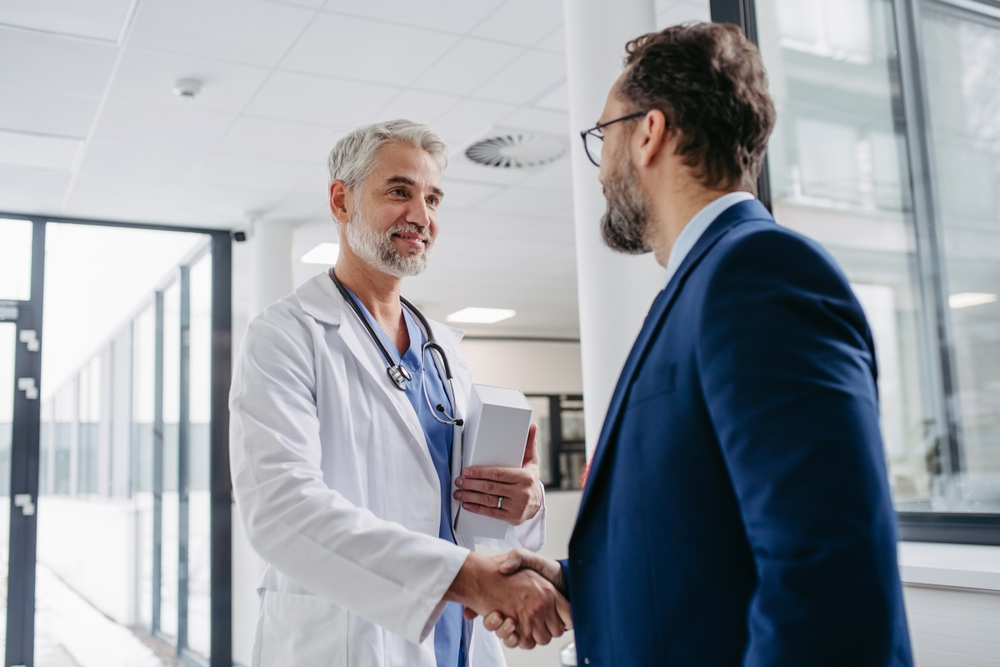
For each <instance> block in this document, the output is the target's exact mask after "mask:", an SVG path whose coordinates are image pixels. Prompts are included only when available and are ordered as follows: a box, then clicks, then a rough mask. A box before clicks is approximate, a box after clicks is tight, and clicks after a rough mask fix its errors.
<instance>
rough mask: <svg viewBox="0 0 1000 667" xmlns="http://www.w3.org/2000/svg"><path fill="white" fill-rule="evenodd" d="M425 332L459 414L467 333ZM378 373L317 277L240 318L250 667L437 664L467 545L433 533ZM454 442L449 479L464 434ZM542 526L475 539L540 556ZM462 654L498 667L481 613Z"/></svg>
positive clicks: (428, 488)
mask: <svg viewBox="0 0 1000 667" xmlns="http://www.w3.org/2000/svg"><path fill="white" fill-rule="evenodd" d="M431 327H432V328H433V330H434V334H435V337H436V338H437V340H438V342H439V343H440V345H441V346H442V347H443V348H444V350H445V352H446V353H447V355H448V360H449V362H450V364H451V368H452V372H453V373H454V378H455V379H454V394H455V395H454V397H453V399H452V401H453V405H456V407H457V415H459V416H461V415H464V414H465V413H466V407H467V405H468V398H469V393H470V390H471V385H472V380H471V376H470V372H469V367H468V364H466V363H465V361H464V360H463V359H462V357H461V356H460V355H459V353H458V349H457V347H456V346H457V344H458V341H459V340H460V339H461V337H462V333H461V332H460V331H458V330H456V329H452V328H450V327H446V326H444V325H441V324H438V323H432V324H431ZM385 369H386V367H385V363H384V361H383V359H382V357H381V356H380V354H379V352H378V350H377V348H376V347H375V344H374V343H373V342H372V340H371V338H370V337H369V335H368V333H367V332H366V331H365V329H364V327H363V325H362V324H361V322H360V321H359V319H358V317H357V316H356V315H355V313H354V312H353V311H352V310H351V309H350V306H348V305H347V303H346V302H345V301H344V300H343V298H342V297H341V295H340V293H339V292H338V291H337V288H336V286H335V285H334V284H333V281H332V280H331V279H330V277H329V276H327V275H325V274H321V275H319V276H316V277H315V278H313V279H312V280H310V281H309V282H307V283H305V284H304V285H303V286H302V287H300V288H299V289H298V290H296V291H295V292H294V293H293V294H290V295H289V296H287V297H285V298H284V299H281V300H280V301H278V302H277V303H275V304H274V305H272V306H270V307H268V308H267V309H266V310H265V311H264V312H263V313H261V315H260V316H259V317H257V318H256V319H255V320H254V321H253V322H251V324H250V327H249V329H248V331H247V334H246V338H245V339H244V342H243V345H242V348H241V351H240V354H239V357H238V359H237V362H236V368H235V372H234V376H233V386H232V392H231V394H230V406H229V407H230V411H231V419H230V452H231V455H230V456H231V464H232V475H233V491H234V494H235V497H236V505H237V508H238V510H239V514H240V518H241V519H242V521H243V525H244V527H245V529H246V534H247V537H248V538H249V540H250V544H251V545H252V546H253V548H254V549H255V550H256V551H257V552H258V553H259V554H260V555H261V556H262V557H263V558H264V560H265V561H267V563H268V567H267V571H266V572H265V573H264V578H263V581H262V582H261V586H260V589H259V593H260V615H259V619H258V624H257V634H256V639H255V642H254V651H253V665H254V667H258V666H260V667H272V666H275V667H286V666H288V665H295V667H312V666H317V667H318V666H327V665H350V666H351V667H368V666H372V667H397V666H398V667H416V666H426V667H434V666H435V664H436V663H435V658H434V639H433V636H434V624H435V623H436V622H437V619H438V617H439V616H440V614H441V612H442V610H443V608H444V604H445V603H444V602H443V601H442V596H443V595H444V594H445V592H446V591H447V589H448V587H449V586H450V585H451V582H452V580H453V579H454V577H455V575H456V574H457V573H458V570H459V569H460V568H461V566H462V564H463V562H464V561H465V558H466V555H467V554H468V549H470V548H472V547H473V544H472V541H471V540H467V539H466V538H463V537H461V536H457V539H458V545H455V544H451V543H449V542H446V541H444V540H442V539H440V538H439V537H438V528H439V523H440V516H441V510H440V507H441V490H440V482H439V481H438V476H437V473H436V472H435V470H434V464H433V462H432V460H431V456H430V453H429V451H428V449H427V444H426V441H425V438H424V434H423V430H422V429H421V426H420V421H419V419H418V418H417V414H416V412H415V411H414V409H413V406H412V405H411V404H410V402H409V400H408V399H407V398H406V396H405V395H404V393H403V392H401V391H399V390H398V389H396V388H395V386H394V385H393V384H392V383H391V381H390V380H389V377H388V376H387V375H386V370H385ZM442 377H443V373H442ZM454 443H455V446H453V448H452V449H453V457H452V477H453V479H454V477H455V476H456V474H457V473H458V472H460V470H461V452H462V447H461V443H462V428H461V427H456V430H455V438H454ZM452 490H453V491H454V486H453V488H452ZM458 507H459V504H458V503H457V502H455V501H452V508H451V509H452V517H453V519H454V515H455V513H456V512H457V511H458ZM544 526H545V521H544V507H543V508H542V510H540V511H539V512H538V514H537V515H536V516H535V517H534V518H533V519H531V520H530V521H527V522H525V523H524V524H522V525H521V526H518V527H516V528H514V529H512V530H509V531H508V538H507V539H506V540H504V541H498V540H480V542H482V543H485V544H488V545H489V546H492V547H494V548H497V549H500V550H507V549H511V548H515V547H518V546H524V547H525V548H528V549H532V550H538V549H540V548H541V546H542V544H543V543H544V540H545V534H544V530H545V529H544ZM469 653H470V656H469V657H470V663H469V664H470V665H473V666H474V667H490V666H493V665H497V666H500V665H505V661H504V658H503V653H502V650H501V646H500V642H499V640H498V639H497V637H496V635H494V634H493V633H491V632H487V631H486V630H485V629H484V628H483V626H482V623H481V619H480V620H477V621H476V623H475V625H474V630H473V636H472V641H471V648H470V651H469Z"/></svg>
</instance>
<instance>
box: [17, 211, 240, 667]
mask: <svg viewBox="0 0 1000 667" xmlns="http://www.w3.org/2000/svg"><path fill="white" fill-rule="evenodd" d="M0 218H8V219H13V220H25V221H30V222H31V223H32V265H31V298H30V300H29V301H9V300H4V302H5V303H10V304H13V305H16V306H17V307H18V317H17V320H16V324H17V334H16V335H17V340H18V343H17V351H16V353H15V363H14V369H15V377H17V378H33V379H34V381H35V386H36V387H39V391H40V384H41V355H42V352H43V351H42V350H39V351H37V352H29V351H28V350H27V346H26V345H25V344H22V343H21V342H20V335H21V333H20V332H21V331H22V330H28V329H33V330H34V331H35V332H36V336H37V338H38V340H39V341H41V340H42V304H43V298H44V281H45V230H46V224H47V223H49V222H55V223H68V224H80V225H91V226H103V227H121V228H127V229H147V230H154V231H167V232H187V233H194V234H204V235H207V236H208V237H210V244H209V250H208V252H209V253H210V254H211V257H212V287H211V289H212V311H211V332H212V333H211V360H210V365H211V390H210V426H209V443H210V450H211V451H210V469H209V493H210V499H211V500H210V522H209V531H210V602H209V604H210V610H211V635H210V648H209V652H210V657H209V662H208V664H209V665H210V667H231V666H232V664H233V659H232V503H233V500H232V484H231V481H230V475H229V406H228V401H229V385H230V383H231V378H232V233H231V232H230V230H228V229H216V228H206V227H192V226H180V225H164V224H153V223H135V222H118V221H111V220H97V219H88V218H73V217H65V216H40V215H35V214H24V213H17V212H12V211H0ZM40 427H41V400H40V397H39V398H36V399H29V398H27V393H26V392H23V391H15V395H14V415H13V425H12V437H11V485H10V491H11V498H12V499H13V498H14V496H15V494H29V495H30V498H31V499H32V504H33V505H35V506H37V501H38V486H39V454H40V451H39V443H40V438H39V436H40ZM37 521H38V517H37V512H31V513H29V514H27V515H26V514H25V513H24V512H23V509H22V507H18V506H16V505H15V503H14V502H11V505H10V542H9V544H10V547H9V548H10V558H9V566H8V576H7V581H8V593H7V639H6V655H5V657H4V665H5V667H15V666H21V665H23V666H24V667H32V665H33V664H34V635H35V629H34V624H35V561H36V555H37V554H36V550H37ZM181 639H182V638H181ZM174 649H175V651H176V652H177V654H178V655H179V656H181V657H182V658H184V659H185V661H186V662H189V663H199V662H201V661H200V660H199V659H197V657H196V656H194V655H192V654H191V653H190V652H188V651H187V650H186V649H187V647H186V646H183V645H177V646H174Z"/></svg>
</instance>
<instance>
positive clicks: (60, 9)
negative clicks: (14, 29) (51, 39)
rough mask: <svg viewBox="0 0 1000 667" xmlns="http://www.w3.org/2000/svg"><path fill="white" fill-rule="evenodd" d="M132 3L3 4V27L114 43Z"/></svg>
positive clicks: (28, 0)
mask: <svg viewBox="0 0 1000 667" xmlns="http://www.w3.org/2000/svg"><path fill="white" fill-rule="evenodd" d="M131 4H132V3H131V0H87V1H86V2H80V0H46V1H45V2H38V1H37V0H4V2H3V3H0V23H5V24H7V25H13V26H20V27H22V28H30V29H34V30H43V31H45V32H55V33H62V34H65V35H79V36H81V37H92V38H94V39H103V40H108V41H111V42H114V41H116V40H117V39H118V35H119V33H121V30H122V26H123V25H124V23H125V17H126V16H127V14H128V8H129V5H131Z"/></svg>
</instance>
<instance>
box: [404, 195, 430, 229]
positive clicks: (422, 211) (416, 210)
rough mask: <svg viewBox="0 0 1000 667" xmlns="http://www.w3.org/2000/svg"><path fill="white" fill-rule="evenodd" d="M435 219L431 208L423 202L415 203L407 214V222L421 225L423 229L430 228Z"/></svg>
mask: <svg viewBox="0 0 1000 667" xmlns="http://www.w3.org/2000/svg"><path fill="white" fill-rule="evenodd" d="M433 217H434V213H433V211H432V210H431V208H430V206H428V205H427V203H426V202H422V201H417V202H414V205H413V206H411V207H410V210H409V211H407V212H406V221H407V222H409V223H412V224H415V225H419V226H420V227H421V228H426V227H430V225H431V220H432V219H433Z"/></svg>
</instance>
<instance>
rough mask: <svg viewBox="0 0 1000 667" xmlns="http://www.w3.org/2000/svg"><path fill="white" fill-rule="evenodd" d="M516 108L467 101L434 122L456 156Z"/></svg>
mask: <svg viewBox="0 0 1000 667" xmlns="http://www.w3.org/2000/svg"><path fill="white" fill-rule="evenodd" d="M515 108H516V107H515V106H514V105H511V104H500V103H499V102H485V101H482V100H465V101H464V102H462V103H460V104H459V105H458V106H456V107H455V108H454V109H452V110H451V111H449V112H448V113H446V114H444V115H443V116H441V117H440V118H438V119H437V120H436V121H434V129H436V130H437V132H438V134H440V135H441V136H442V137H443V138H444V140H445V141H446V142H447V143H448V148H449V150H451V151H452V154H453V155H454V154H455V153H456V152H461V151H464V150H465V148H466V147H467V146H468V144H469V142H471V141H472V140H474V139H478V138H480V136H481V135H483V134H485V133H486V132H488V131H489V130H490V128H492V127H493V126H494V125H496V124H497V122H499V121H500V120H501V119H503V118H505V117H506V116H509V115H510V114H511V113H512V112H513V111H514V109H515Z"/></svg>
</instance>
